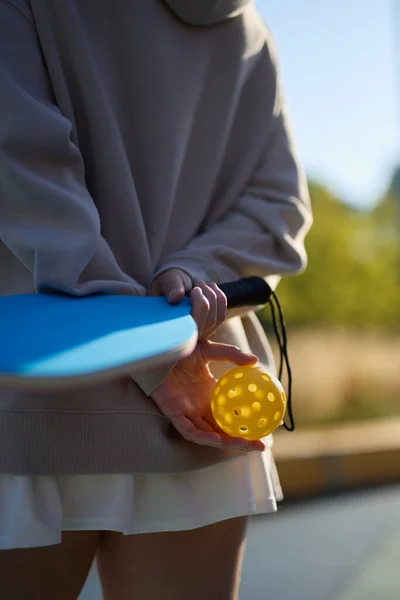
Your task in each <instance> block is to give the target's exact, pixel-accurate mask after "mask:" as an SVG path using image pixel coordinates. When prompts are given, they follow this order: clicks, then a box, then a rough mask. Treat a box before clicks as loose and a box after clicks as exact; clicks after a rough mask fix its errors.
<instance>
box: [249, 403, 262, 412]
mask: <svg viewBox="0 0 400 600" xmlns="http://www.w3.org/2000/svg"><path fill="white" fill-rule="evenodd" d="M251 408H252V409H253V410H254V412H259V411H260V410H261V404H260V403H259V402H253V404H252V405H251Z"/></svg>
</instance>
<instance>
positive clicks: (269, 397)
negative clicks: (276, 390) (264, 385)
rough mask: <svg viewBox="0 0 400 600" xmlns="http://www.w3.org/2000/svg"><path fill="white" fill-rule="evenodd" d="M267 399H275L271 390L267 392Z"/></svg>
mask: <svg viewBox="0 0 400 600" xmlns="http://www.w3.org/2000/svg"><path fill="white" fill-rule="evenodd" d="M267 398H268V400H269V401H270V402H274V401H275V396H274V394H273V393H272V392H269V394H268V396H267Z"/></svg>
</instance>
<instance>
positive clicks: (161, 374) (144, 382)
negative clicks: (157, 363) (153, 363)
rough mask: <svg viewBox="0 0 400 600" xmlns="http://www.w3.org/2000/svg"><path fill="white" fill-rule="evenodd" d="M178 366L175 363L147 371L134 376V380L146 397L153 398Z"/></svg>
mask: <svg viewBox="0 0 400 600" xmlns="http://www.w3.org/2000/svg"><path fill="white" fill-rule="evenodd" d="M176 364H177V363H176V362H174V363H172V364H169V365H164V366H162V367H155V368H154V369H146V370H145V371H143V372H142V373H135V375H134V376H132V379H133V381H134V382H135V383H136V384H137V385H138V386H139V387H140V389H141V390H142V391H143V392H144V393H145V394H146V396H151V395H152V393H153V392H154V391H155V390H156V389H157V388H158V387H159V386H160V385H161V384H162V382H163V381H164V379H165V378H166V377H167V376H168V375H169V374H170V373H171V371H172V369H173V368H174V367H175V365H176Z"/></svg>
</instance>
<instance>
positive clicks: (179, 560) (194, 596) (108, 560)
mask: <svg viewBox="0 0 400 600" xmlns="http://www.w3.org/2000/svg"><path fill="white" fill-rule="evenodd" d="M246 526H247V518H246V517H243V518H237V519H230V520H227V521H222V522H219V523H215V524H213V525H209V526H207V527H201V528H199V529H192V530H190V531H179V532H166V533H150V534H138V535H129V536H123V535H122V534H119V533H115V532H104V533H103V537H102V540H101V543H100V546H99V551H98V554H97V565H98V568H99V573H100V578H101V582H102V585H103V593H104V600H136V599H140V600H189V599H190V600H237V598H238V589H239V579H240V571H241V566H242V558H243V551H244V545H245V536H246Z"/></svg>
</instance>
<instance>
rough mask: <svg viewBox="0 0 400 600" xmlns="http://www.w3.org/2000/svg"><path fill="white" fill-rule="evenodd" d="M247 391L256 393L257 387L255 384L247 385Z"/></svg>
mask: <svg viewBox="0 0 400 600" xmlns="http://www.w3.org/2000/svg"><path fill="white" fill-rule="evenodd" d="M247 389H248V390H249V392H253V393H254V392H256V391H257V386H256V384H255V383H249V385H248V386H247Z"/></svg>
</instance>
